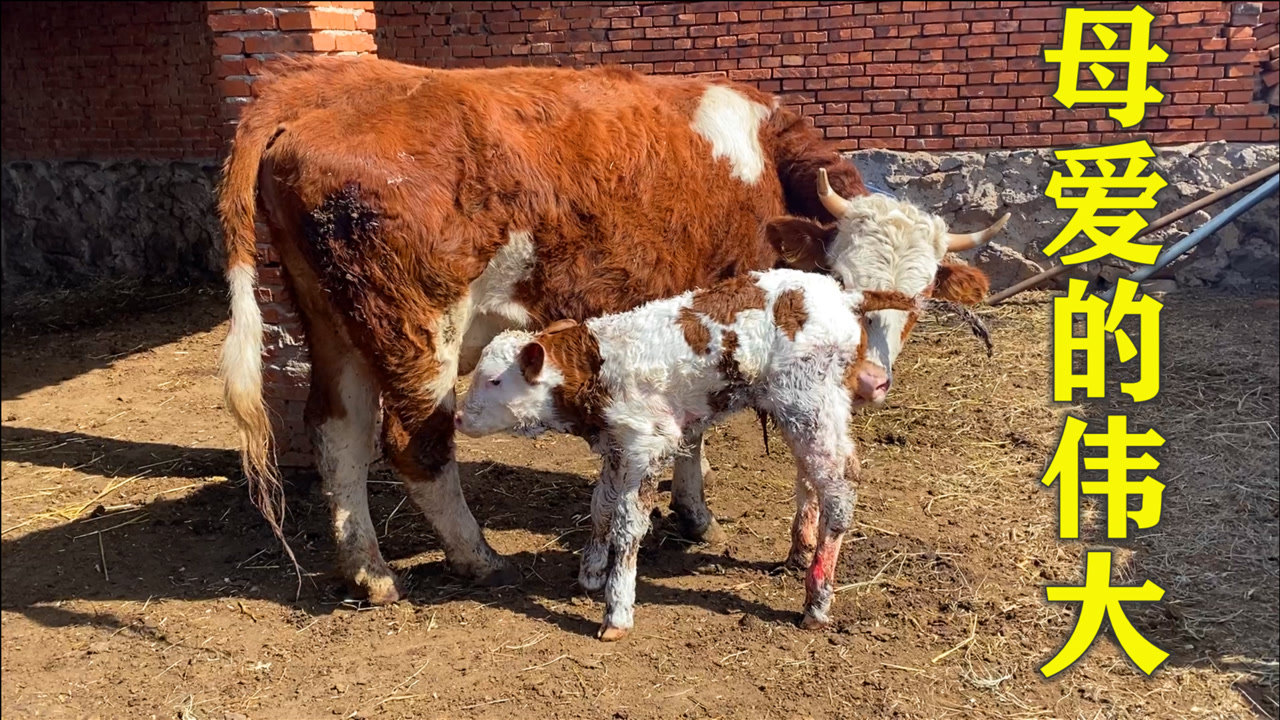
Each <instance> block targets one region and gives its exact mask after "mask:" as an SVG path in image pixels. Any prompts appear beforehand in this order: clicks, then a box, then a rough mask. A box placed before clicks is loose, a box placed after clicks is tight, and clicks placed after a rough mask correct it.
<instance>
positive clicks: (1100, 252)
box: [1044, 140, 1169, 265]
mask: <svg viewBox="0 0 1280 720" xmlns="http://www.w3.org/2000/svg"><path fill="white" fill-rule="evenodd" d="M1155 154H1156V153H1155V151H1154V150H1152V149H1151V145H1150V144H1149V143H1147V141H1146V140H1137V141H1135V142H1130V143H1122V144H1120V145H1109V146H1106V147H1092V148H1079V149H1076V150H1057V151H1054V155H1056V156H1057V157H1058V159H1059V160H1064V161H1066V163H1067V170H1068V171H1069V172H1070V175H1067V176H1064V175H1063V174H1062V173H1060V172H1058V171H1056V170H1055V171H1054V173H1053V177H1052V178H1050V179H1049V187H1048V188H1047V189H1046V190H1045V192H1044V194H1045V196H1046V197H1050V198H1053V200H1054V204H1055V205H1056V206H1057V208H1058V209H1059V210H1074V211H1075V214H1074V215H1072V216H1071V221H1070V222H1068V223H1067V225H1066V227H1064V228H1062V231H1061V232H1059V233H1058V235H1057V237H1055V238H1054V239H1053V240H1052V241H1051V242H1050V243H1049V245H1048V246H1047V247H1045V249H1044V254H1045V255H1053V254H1055V253H1057V252H1058V251H1059V250H1061V249H1062V248H1063V247H1065V246H1066V244H1067V243H1068V242H1071V240H1073V239H1074V238H1075V237H1076V236H1077V235H1079V234H1080V233H1084V234H1085V237H1086V238H1088V239H1089V241H1090V242H1091V243H1093V244H1092V245H1091V246H1090V247H1088V248H1085V249H1084V250H1080V251H1078V252H1074V253H1071V254H1070V255H1064V256H1063V257H1062V258H1061V259H1062V262H1063V264H1065V265H1071V264H1075V263H1083V262H1090V261H1092V260H1097V259H1099V258H1103V257H1106V256H1107V255H1114V256H1116V257H1118V258H1120V259H1122V260H1128V261H1129V262H1135V263H1141V264H1144V265H1150V264H1151V263H1153V262H1155V260H1156V258H1157V257H1158V256H1159V254H1160V246H1159V245H1141V244H1139V243H1135V242H1133V238H1134V236H1135V235H1137V234H1138V231H1139V230H1142V229H1143V228H1145V227H1146V226H1147V221H1146V220H1145V219H1144V218H1143V217H1142V216H1141V215H1139V214H1138V211H1139V210H1150V209H1151V208H1154V207H1155V206H1156V193H1157V192H1159V191H1160V189H1161V188H1163V187H1164V186H1166V185H1168V184H1169V183H1167V182H1165V179H1164V178H1162V177H1160V173H1159V172H1156V171H1154V170H1153V171H1152V172H1151V174H1149V175H1142V174H1141V173H1142V172H1143V171H1144V170H1146V169H1147V167H1148V166H1149V165H1150V163H1148V162H1147V161H1146V160H1144V159H1143V158H1151V157H1155ZM1116 160H1127V161H1128V163H1127V165H1126V166H1125V170H1124V174H1123V175H1121V176H1118V177H1117V176H1116V164H1115V162H1114V161H1116ZM1089 161H1091V162H1094V163H1095V164H1096V165H1097V167H1098V170H1099V172H1100V173H1101V174H1100V175H1097V176H1088V177H1086V176H1085V170H1086V167H1085V164H1084V163H1085V162H1089ZM1064 191H1071V192H1072V193H1073V194H1070V195H1067V194H1065V193H1064ZM1080 191H1082V192H1083V194H1081V192H1080ZM1135 191H1137V193H1138V194H1136V195H1135V194H1133V193H1134V192H1135ZM1126 210H1127V211H1128V212H1126V213H1124V214H1120V215H1115V214H1108V215H1103V214H1100V213H1101V212H1103V211H1108V212H1111V211H1126ZM1104 228H1109V229H1110V232H1107V231H1106V230H1104Z"/></svg>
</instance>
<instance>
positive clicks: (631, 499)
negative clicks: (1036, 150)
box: [456, 270, 921, 640]
mask: <svg viewBox="0 0 1280 720" xmlns="http://www.w3.org/2000/svg"><path fill="white" fill-rule="evenodd" d="M885 309H894V310H904V311H913V312H915V311H919V310H920V309H921V304H920V301H918V300H916V299H913V298H910V297H907V296H906V295H903V294H902V293H898V292H895V291H866V292H858V291H846V290H843V289H842V288H841V286H840V284H839V283H838V282H837V281H836V280H834V279H832V278H831V277H828V276H825V275H821V274H818V273H810V272H800V271H796V270H772V271H769V272H763V273H750V274H749V275H746V276H739V277H736V278H732V279H729V280H725V281H723V282H721V283H719V284H717V285H714V286H712V287H710V288H707V289H705V290H699V291H696V292H687V293H684V294H683V295H679V296H676V297H673V298H668V299H665V300H658V301H655V302H651V303H648V304H646V305H642V306H640V307H638V308H636V309H634V310H631V311H629V312H625V313H619V314H616V315H608V316H604V317H599V318H594V319H591V320H587V321H586V322H585V323H583V324H581V325H577V324H574V323H573V322H572V321H561V322H557V323H554V324H553V325H552V326H550V327H548V328H547V329H545V330H543V331H542V332H541V333H538V334H533V333H530V332H525V331H518V330H512V331H507V332H505V333H503V334H501V335H499V336H498V337H497V338H495V339H494V340H493V342H491V343H490V344H489V345H488V347H486V348H485V349H484V352H483V353H482V354H481V357H480V361H479V364H478V365H477V367H476V370H475V374H474V375H473V377H472V382H471V388H470V390H469V391H468V393H467V396H466V399H465V401H464V402H463V405H462V409H461V410H460V411H459V412H458V414H457V417H456V422H457V425H458V429H459V430H461V431H462V432H463V433H466V434H468V435H472V436H479V435H487V434H490V433H495V432H500V431H507V432H514V433H520V434H526V435H536V434H539V433H541V432H544V431H546V430H557V431H560V432H567V433H572V434H575V435H579V436H581V437H583V438H585V439H586V440H587V441H588V442H589V443H590V444H591V447H592V449H593V450H595V451H596V452H598V453H600V455H601V456H602V458H603V463H602V470H601V478H600V482H599V484H598V485H597V486H596V489H595V492H594V495H593V497H592V501H591V519H592V533H591V538H590V540H588V542H587V545H586V548H585V549H584V550H583V553H582V565H581V569H580V573H579V582H580V583H581V584H582V586H583V587H584V588H586V589H588V590H598V589H600V588H601V587H602V586H603V587H604V588H605V616H604V624H603V625H602V626H601V628H600V632H599V637H600V638H601V639H603V640H617V639H619V638H622V637H623V636H625V635H626V634H627V632H628V631H629V630H630V629H631V627H632V615H633V606H634V604H635V578H636V552H637V551H638V550H639V547H640V541H641V539H642V538H643V537H644V535H645V533H646V532H648V529H649V511H650V509H651V508H652V506H653V502H654V496H655V494H656V491H657V488H656V482H657V481H656V474H657V473H659V472H661V470H662V469H663V468H664V466H665V465H666V464H667V463H668V462H670V461H671V460H672V459H673V457H674V456H675V455H676V454H677V453H678V452H680V450H681V448H682V446H685V445H686V438H691V437H699V436H700V435H701V433H702V432H703V431H704V430H705V429H706V428H707V427H708V426H709V425H710V424H711V423H713V422H715V421H716V420H718V419H720V418H722V417H724V416H726V415H728V414H730V413H733V412H736V411H738V410H741V409H744V408H754V409H756V410H757V411H760V412H762V413H766V414H768V415H769V416H771V417H772V418H773V419H774V421H775V422H776V423H777V426H778V427H779V428H780V430H781V432H782V435H783V437H784V439H785V440H786V442H787V444H788V445H789V446H790V447H791V451H792V453H793V454H794V455H795V458H796V462H797V465H798V467H797V476H796V503H797V513H796V517H795V521H794V523H793V525H792V548H791V554H790V556H789V558H788V562H789V564H793V565H795V564H799V565H800V566H804V565H807V566H808V573H807V576H806V579H805V608H804V619H803V623H802V624H803V625H804V627H807V628H814V627H820V626H822V625H825V624H826V623H827V622H828V616H827V612H828V610H829V608H830V606H831V597H832V593H833V590H832V580H833V576H834V574H835V569H836V560H837V556H838V555H839V553H840V543H841V540H842V539H843V537H844V533H845V531H846V530H847V529H848V528H849V525H850V522H851V521H852V513H853V505H854V500H855V497H856V495H855V491H854V488H853V487H852V485H851V483H850V478H851V477H852V478H853V479H855V480H856V478H857V473H858V462H857V459H856V458H855V456H854V446H853V441H852V439H851V438H850V435H849V421H850V411H851V409H852V407H853V403H854V399H855V397H858V396H859V393H861V392H874V390H875V389H874V388H871V389H870V390H868V389H867V388H860V385H865V383H859V371H860V363H862V362H863V360H864V356H865V352H866V338H865V335H864V332H863V328H864V321H863V318H862V314H863V313H866V312H873V311H877V310H885ZM610 550H612V551H613V562H612V565H611V566H610V561H609V556H610Z"/></svg>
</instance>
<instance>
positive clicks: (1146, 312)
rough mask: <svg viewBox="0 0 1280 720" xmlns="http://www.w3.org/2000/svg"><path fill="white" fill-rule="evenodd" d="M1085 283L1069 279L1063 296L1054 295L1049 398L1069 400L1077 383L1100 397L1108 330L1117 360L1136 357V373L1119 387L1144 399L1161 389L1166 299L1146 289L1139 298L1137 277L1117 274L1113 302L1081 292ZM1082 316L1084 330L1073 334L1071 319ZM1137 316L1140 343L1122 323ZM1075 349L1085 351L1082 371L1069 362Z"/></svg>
mask: <svg viewBox="0 0 1280 720" xmlns="http://www.w3.org/2000/svg"><path fill="white" fill-rule="evenodd" d="M1088 285H1089V283H1088V282H1087V281H1085V280H1078V279H1073V280H1071V281H1070V282H1069V283H1067V295H1066V297H1057V298H1054V299H1053V400H1054V402H1069V401H1070V400H1071V398H1072V394H1073V393H1074V391H1075V389H1076V388H1084V389H1085V396H1086V397H1091V398H1098V397H1102V396H1103V395H1104V394H1105V389H1104V386H1105V383H1106V333H1111V334H1112V335H1113V336H1114V337H1115V339H1116V351H1117V354H1118V355H1119V357H1120V362H1125V363H1127V362H1129V361H1130V360H1132V359H1133V358H1134V357H1138V356H1140V357H1139V358H1138V379H1137V380H1136V381H1134V382H1122V383H1120V391H1121V392H1123V393H1125V394H1126V395H1128V396H1129V397H1131V398H1133V401H1134V402H1145V401H1147V400H1150V399H1151V398H1154V397H1155V396H1156V394H1157V393H1159V392H1160V311H1161V310H1162V309H1164V305H1163V304H1162V303H1161V302H1160V301H1159V300H1156V299H1155V298H1153V297H1151V296H1150V295H1143V296H1142V298H1140V299H1138V298H1136V297H1135V296H1136V295H1137V292H1138V283H1136V282H1134V281H1132V280H1128V279H1125V278H1121V279H1120V280H1119V282H1117V283H1116V294H1115V299H1114V300H1113V301H1112V303H1111V305H1110V306H1108V305H1107V302H1106V301H1105V300H1103V299H1102V298H1100V297H1098V296H1097V295H1088V296H1086V295H1085V290H1086V289H1087V288H1088ZM1077 315H1079V316H1083V318H1084V335H1083V336H1077V335H1076V332H1075V323H1074V320H1075V318H1076V316H1077ZM1129 317H1137V318H1138V343H1139V344H1140V345H1141V350H1139V349H1138V345H1135V344H1134V342H1133V338H1131V337H1130V336H1129V334H1128V333H1126V332H1125V331H1124V330H1121V329H1120V323H1121V322H1122V321H1124V320H1125V319H1126V318H1129ZM1076 352H1083V353H1084V359H1085V366H1084V373H1083V374H1077V373H1076V372H1075V370H1074V368H1073V367H1072V359H1073V356H1074V354H1075V353H1076Z"/></svg>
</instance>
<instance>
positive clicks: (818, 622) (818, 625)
mask: <svg viewBox="0 0 1280 720" xmlns="http://www.w3.org/2000/svg"><path fill="white" fill-rule="evenodd" d="M830 624H831V619H830V618H828V617H827V616H826V614H819V613H817V612H815V611H812V610H806V611H805V613H804V617H803V618H801V619H800V627H801V628H803V629H805V630H821V629H822V628H824V627H826V626H827V625H830Z"/></svg>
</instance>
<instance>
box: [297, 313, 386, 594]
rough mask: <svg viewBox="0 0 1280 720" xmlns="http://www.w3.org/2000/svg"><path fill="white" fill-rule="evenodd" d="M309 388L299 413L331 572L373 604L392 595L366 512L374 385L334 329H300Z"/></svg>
mask: <svg viewBox="0 0 1280 720" xmlns="http://www.w3.org/2000/svg"><path fill="white" fill-rule="evenodd" d="M308 337H309V340H310V346H311V390H310V394H309V395H308V397H307V407H306V413H305V420H306V424H307V430H308V432H309V434H310V436H311V443H312V446H313V447H314V449H315V457H316V470H317V471H318V472H319V474H320V479H321V483H322V488H323V491H324V494H325V497H326V498H328V501H329V512H330V517H331V520H332V528H333V538H334V543H335V545H336V546H337V552H338V572H339V573H340V574H341V575H342V579H343V580H344V581H345V582H346V583H347V584H348V585H350V586H351V587H352V589H353V590H355V591H357V592H361V593H363V594H365V595H366V596H367V597H368V599H369V602H371V603H373V604H375V605H384V604H387V603H393V602H395V601H396V600H398V599H399V597H400V593H399V590H398V589H397V588H396V579H395V574H394V573H393V572H392V571H391V568H389V567H387V563H386V561H385V560H383V558H382V553H381V552H380V551H379V549H378V536H377V533H376V532H375V530H374V527H373V520H372V519H371V518H370V516H369V495H368V478H369V465H370V464H371V463H372V462H373V461H374V459H375V453H376V439H377V434H376V433H377V419H378V387H377V381H376V380H375V379H374V376H373V373H372V372H371V371H370V369H369V367H368V365H366V364H365V362H364V361H363V360H362V359H361V357H360V354H359V353H358V352H357V351H356V350H355V348H354V347H352V346H351V344H350V342H349V341H347V340H346V339H345V337H344V336H343V335H342V334H341V332H340V331H339V330H335V329H334V328H332V327H330V326H328V325H324V324H321V323H318V322H312V323H311V326H310V327H309V329H308Z"/></svg>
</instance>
